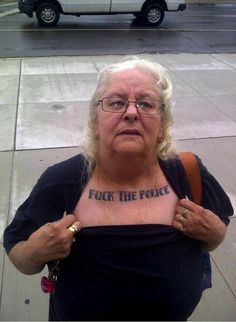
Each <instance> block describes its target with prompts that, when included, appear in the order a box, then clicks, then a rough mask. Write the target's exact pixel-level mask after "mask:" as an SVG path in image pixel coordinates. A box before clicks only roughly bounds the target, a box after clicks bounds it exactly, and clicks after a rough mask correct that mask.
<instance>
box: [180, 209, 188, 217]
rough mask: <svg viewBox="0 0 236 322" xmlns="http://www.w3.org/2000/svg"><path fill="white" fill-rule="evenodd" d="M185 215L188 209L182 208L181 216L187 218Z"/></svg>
mask: <svg viewBox="0 0 236 322" xmlns="http://www.w3.org/2000/svg"><path fill="white" fill-rule="evenodd" d="M187 213H188V209H187V208H183V211H182V213H181V215H182V216H183V217H186V216H187Z"/></svg>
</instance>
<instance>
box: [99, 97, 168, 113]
mask: <svg viewBox="0 0 236 322" xmlns="http://www.w3.org/2000/svg"><path fill="white" fill-rule="evenodd" d="M107 98H116V97H113V96H111V97H103V98H102V99H100V100H98V104H97V105H99V104H101V106H102V110H103V111H104V112H108V113H120V114H122V113H126V111H127V108H128V107H129V105H130V103H134V105H135V107H136V109H137V112H138V113H140V114H142V115H158V114H161V112H163V109H164V107H165V104H161V105H160V109H159V111H158V112H157V113H155V114H149V113H143V112H140V110H141V111H142V109H140V108H139V107H138V106H137V104H138V103H137V101H134V100H127V105H126V108H125V110H124V111H107V110H106V109H104V103H103V100H104V99H107ZM151 100H153V101H156V102H159V103H160V101H158V100H155V99H153V98H151Z"/></svg>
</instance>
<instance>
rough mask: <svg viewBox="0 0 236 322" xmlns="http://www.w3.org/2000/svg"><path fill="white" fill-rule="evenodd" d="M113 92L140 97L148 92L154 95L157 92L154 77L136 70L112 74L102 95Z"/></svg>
mask: <svg viewBox="0 0 236 322" xmlns="http://www.w3.org/2000/svg"><path fill="white" fill-rule="evenodd" d="M113 91H115V92H119V91H120V92H122V93H124V94H125V93H127V94H129V93H130V92H135V93H140V94H141V95H142V94H145V93H147V94H148V93H149V92H150V93H151V94H152V95H154V94H158V92H159V91H158V88H157V86H156V80H155V79H154V77H153V76H152V75H151V74H150V73H148V72H146V71H144V70H140V69H138V68H131V69H126V70H119V71H115V72H113V74H112V75H111V77H110V78H109V81H108V83H107V86H106V88H105V91H104V94H107V95H108V94H109V92H113Z"/></svg>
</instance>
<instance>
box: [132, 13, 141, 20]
mask: <svg viewBox="0 0 236 322" xmlns="http://www.w3.org/2000/svg"><path fill="white" fill-rule="evenodd" d="M133 15H134V16H135V18H137V19H139V18H140V17H141V13H140V12H135V13H133Z"/></svg>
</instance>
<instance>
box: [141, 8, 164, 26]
mask: <svg viewBox="0 0 236 322" xmlns="http://www.w3.org/2000/svg"><path fill="white" fill-rule="evenodd" d="M164 16H165V10H164V9H163V7H162V6H161V5H159V4H154V3H153V4H151V5H150V6H148V7H147V8H145V9H144V11H143V13H142V20H143V22H144V23H145V25H149V26H158V25H160V24H161V23H162V21H163V19H164Z"/></svg>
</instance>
